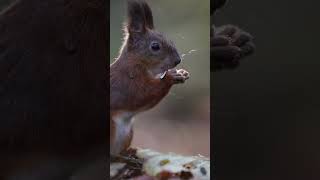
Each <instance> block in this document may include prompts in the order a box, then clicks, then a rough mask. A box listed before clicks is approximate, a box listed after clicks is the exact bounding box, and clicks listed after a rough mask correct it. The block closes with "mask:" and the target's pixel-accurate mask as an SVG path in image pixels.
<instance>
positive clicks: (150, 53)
mask: <svg viewBox="0 0 320 180" xmlns="http://www.w3.org/2000/svg"><path fill="white" fill-rule="evenodd" d="M127 15H128V20H127V24H126V26H125V32H126V38H125V43H124V46H123V50H124V48H125V51H126V54H127V56H128V57H130V58H129V60H131V61H139V63H143V64H144V65H146V67H147V68H148V70H149V71H151V72H152V73H153V74H159V73H163V72H165V71H167V70H168V69H171V68H174V67H175V66H177V65H178V64H179V63H180V62H181V58H180V55H179V53H178V51H177V49H176V48H175V46H174V44H173V42H171V41H170V40H167V39H166V38H165V37H164V35H162V34H161V33H159V32H158V31H156V30H155V28H154V24H153V16H152V11H151V9H150V7H149V5H148V4H147V3H146V2H145V1H142V0H128V12H127Z"/></svg>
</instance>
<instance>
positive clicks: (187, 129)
mask: <svg viewBox="0 0 320 180" xmlns="http://www.w3.org/2000/svg"><path fill="white" fill-rule="evenodd" d="M147 2H148V3H149V5H150V6H151V8H152V11H153V16H154V23H155V26H156V29H157V30H158V31H160V32H162V33H164V34H165V35H166V36H168V38H170V39H171V40H173V41H174V42H175V44H176V47H177V49H178V51H179V53H180V54H187V55H186V56H184V60H183V61H182V63H181V64H180V65H179V66H178V68H184V69H186V70H187V71H189V72H190V74H191V78H190V79H189V80H188V81H187V82H186V83H185V84H182V85H177V86H175V87H173V88H172V89H171V92H170V93H169V95H168V96H167V97H166V98H165V99H164V100H163V101H162V102H161V103H160V104H159V105H158V106H156V107H155V108H154V109H152V110H150V111H148V112H146V113H142V114H140V115H139V116H137V117H136V121H135V126H136V127H135V135H134V145H135V146H140V147H146V148H154V149H156V150H160V151H165V152H167V151H174V152H177V153H183V154H198V153H200V154H203V155H207V156H209V155H210V148H209V145H210V142H209V140H210V126H209V125H210V120H209V118H210V116H209V114H210V110H209V109H210V106H209V103H210V100H209V99H210V92H209V90H210V69H209V67H210V57H209V56H210V55H209V45H210V44H209V43H210V42H209V37H210V31H209V30H210V28H209V27H210V9H209V8H210V2H209V0H202V1H194V0H175V1H172V0H162V1H156V0H148V1H147ZM125 3H126V1H125V0H111V4H110V5H111V6H110V28H111V29H110V38H111V40H110V63H111V62H113V61H114V59H115V58H116V57H117V55H118V51H119V48H120V46H121V43H122V35H123V31H122V26H123V23H124V21H125V19H126V4H125ZM190 50H195V51H193V52H192V53H191V54H189V53H188V52H189V51H190Z"/></svg>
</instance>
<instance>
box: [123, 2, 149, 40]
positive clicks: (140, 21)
mask: <svg viewBox="0 0 320 180" xmlns="http://www.w3.org/2000/svg"><path fill="white" fill-rule="evenodd" d="M127 8H128V9H127V16H128V23H127V30H128V32H129V34H130V33H137V32H138V33H140V32H145V30H146V20H145V13H144V8H143V6H142V4H141V2H140V1H139V0H128V6H127Z"/></svg>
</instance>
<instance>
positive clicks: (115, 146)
mask: <svg viewBox="0 0 320 180" xmlns="http://www.w3.org/2000/svg"><path fill="white" fill-rule="evenodd" d="M133 115H134V113H132V112H118V113H116V114H114V115H113V116H112V118H111V126H112V132H111V139H110V146H111V147H110V154H112V155H117V154H119V153H120V152H121V151H123V150H125V149H127V147H128V146H129V145H130V143H131V139H132V132H133V131H132V124H133Z"/></svg>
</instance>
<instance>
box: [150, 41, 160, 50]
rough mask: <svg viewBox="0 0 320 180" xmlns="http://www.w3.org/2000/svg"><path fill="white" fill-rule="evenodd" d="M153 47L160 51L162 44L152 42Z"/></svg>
mask: <svg viewBox="0 0 320 180" xmlns="http://www.w3.org/2000/svg"><path fill="white" fill-rule="evenodd" d="M151 49H152V50H153V51H159V50H160V44H159V43H157V42H153V43H151Z"/></svg>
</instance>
